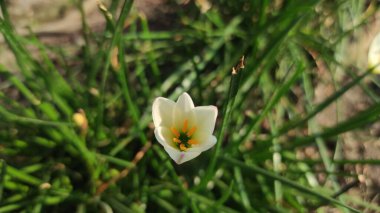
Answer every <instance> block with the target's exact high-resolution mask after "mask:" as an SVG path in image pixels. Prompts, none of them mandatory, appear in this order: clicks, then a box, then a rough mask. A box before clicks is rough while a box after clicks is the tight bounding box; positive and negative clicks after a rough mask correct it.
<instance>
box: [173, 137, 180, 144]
mask: <svg viewBox="0 0 380 213" xmlns="http://www.w3.org/2000/svg"><path fill="white" fill-rule="evenodd" d="M173 141H174V142H176V143H182V141H180V140H179V139H178V138H173Z"/></svg>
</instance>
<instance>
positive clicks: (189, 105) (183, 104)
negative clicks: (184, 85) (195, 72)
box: [174, 92, 194, 126]
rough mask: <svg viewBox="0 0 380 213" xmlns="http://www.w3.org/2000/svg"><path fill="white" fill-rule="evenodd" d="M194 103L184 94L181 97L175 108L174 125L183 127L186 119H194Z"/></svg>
mask: <svg viewBox="0 0 380 213" xmlns="http://www.w3.org/2000/svg"><path fill="white" fill-rule="evenodd" d="M192 109H194V103H193V100H192V99H191V97H190V95H189V94H187V93H186V92H184V93H183V94H182V95H181V96H179V98H178V100H177V103H176V104H175V107H174V125H175V126H181V125H182V124H183V122H184V120H185V119H192Z"/></svg>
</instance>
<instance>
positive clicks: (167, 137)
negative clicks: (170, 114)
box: [154, 127, 174, 147]
mask: <svg viewBox="0 0 380 213" xmlns="http://www.w3.org/2000/svg"><path fill="white" fill-rule="evenodd" d="M154 135H155V136H156V138H157V140H158V142H159V143H160V144H161V145H162V146H164V147H165V146H174V144H173V142H172V141H171V139H172V137H173V136H172V133H171V132H170V130H169V129H168V128H166V127H157V128H155V129H154Z"/></svg>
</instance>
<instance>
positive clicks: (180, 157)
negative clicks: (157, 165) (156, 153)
mask: <svg viewBox="0 0 380 213" xmlns="http://www.w3.org/2000/svg"><path fill="white" fill-rule="evenodd" d="M164 148H165V151H166V152H167V153H168V154H169V156H170V158H171V159H173V160H174V161H175V162H176V163H177V164H182V163H185V162H186V161H189V160H192V159H194V158H196V157H198V155H200V154H201V152H196V151H186V152H181V151H180V150H178V149H176V148H173V147H171V146H164Z"/></svg>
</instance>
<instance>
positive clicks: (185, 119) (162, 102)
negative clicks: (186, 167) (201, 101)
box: [152, 93, 218, 164]
mask: <svg viewBox="0 0 380 213" xmlns="http://www.w3.org/2000/svg"><path fill="white" fill-rule="evenodd" d="M152 111H153V112H152V114H153V122H154V126H155V130H154V134H155V136H156V138H157V140H158V142H159V143H160V144H161V145H162V146H163V147H164V149H165V151H166V152H167V153H168V154H169V156H170V157H171V158H172V159H173V160H174V161H175V162H176V163H177V164H181V163H184V162H186V161H189V160H191V159H193V158H195V157H197V156H198V155H200V154H201V153H202V152H203V151H206V150H208V149H210V148H211V147H212V146H214V145H215V144H216V137H215V136H214V135H212V133H213V131H214V127H215V121H216V116H217V114H218V109H217V108H216V107H215V106H199V107H194V103H193V100H191V97H190V96H189V94H187V93H183V94H182V95H181V96H179V98H178V100H177V102H174V101H172V100H169V99H167V98H163V97H159V98H156V100H154V102H153V109H152Z"/></svg>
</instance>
